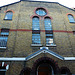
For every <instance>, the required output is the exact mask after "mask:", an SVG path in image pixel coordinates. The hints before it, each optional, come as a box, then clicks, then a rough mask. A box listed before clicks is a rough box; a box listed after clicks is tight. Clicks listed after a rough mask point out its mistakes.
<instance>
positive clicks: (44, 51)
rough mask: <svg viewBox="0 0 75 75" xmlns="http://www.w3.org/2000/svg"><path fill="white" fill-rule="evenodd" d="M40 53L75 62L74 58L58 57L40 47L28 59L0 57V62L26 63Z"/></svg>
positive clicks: (46, 48) (45, 48)
mask: <svg viewBox="0 0 75 75" xmlns="http://www.w3.org/2000/svg"><path fill="white" fill-rule="evenodd" d="M41 53H44V54H45V53H48V54H50V55H52V56H54V57H56V58H58V59H60V60H66V61H67V60H71V61H72V60H75V57H62V56H61V55H59V54H57V53H55V52H53V51H51V50H48V47H41V48H40V50H39V51H37V52H35V53H33V54H31V55H29V56H28V57H25V58H24V57H21V58H20V57H12V58H11V57H10V58H8V57H0V61H28V60H30V59H32V58H34V57H36V56H38V55H39V54H41Z"/></svg>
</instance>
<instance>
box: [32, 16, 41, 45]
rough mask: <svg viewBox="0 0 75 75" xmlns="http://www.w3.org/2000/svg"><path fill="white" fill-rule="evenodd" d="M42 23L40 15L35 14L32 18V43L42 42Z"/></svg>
mask: <svg viewBox="0 0 75 75" xmlns="http://www.w3.org/2000/svg"><path fill="white" fill-rule="evenodd" d="M40 43H41V42H40V24H39V17H37V16H35V17H33V19H32V44H40Z"/></svg>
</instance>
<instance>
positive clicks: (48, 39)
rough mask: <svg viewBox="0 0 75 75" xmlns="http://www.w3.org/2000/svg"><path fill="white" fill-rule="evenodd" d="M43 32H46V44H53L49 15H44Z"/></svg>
mask: <svg viewBox="0 0 75 75" xmlns="http://www.w3.org/2000/svg"><path fill="white" fill-rule="evenodd" d="M44 24H45V33H46V45H53V43H54V42H53V30H52V25H51V19H50V18H49V17H45V19H44Z"/></svg>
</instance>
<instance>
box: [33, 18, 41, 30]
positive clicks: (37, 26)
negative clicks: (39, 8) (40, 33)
mask: <svg viewBox="0 0 75 75" xmlns="http://www.w3.org/2000/svg"><path fill="white" fill-rule="evenodd" d="M32 30H40V24H39V17H33V20H32Z"/></svg>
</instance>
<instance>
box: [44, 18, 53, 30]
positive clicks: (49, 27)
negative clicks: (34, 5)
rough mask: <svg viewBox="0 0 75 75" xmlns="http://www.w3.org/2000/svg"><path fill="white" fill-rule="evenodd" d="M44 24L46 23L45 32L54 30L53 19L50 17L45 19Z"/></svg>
mask: <svg viewBox="0 0 75 75" xmlns="http://www.w3.org/2000/svg"><path fill="white" fill-rule="evenodd" d="M44 23H45V30H52V25H51V19H50V18H49V17H46V18H45V20H44Z"/></svg>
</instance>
